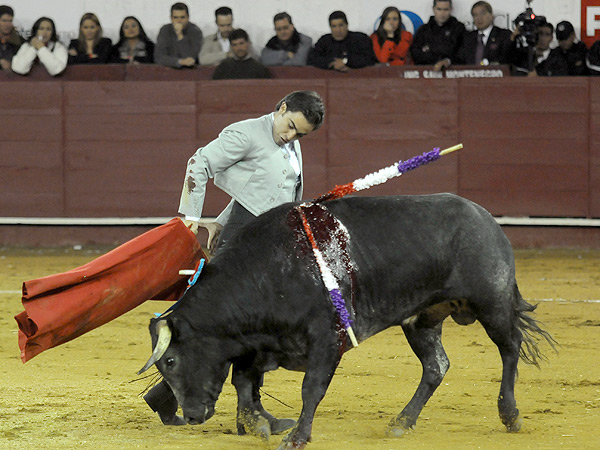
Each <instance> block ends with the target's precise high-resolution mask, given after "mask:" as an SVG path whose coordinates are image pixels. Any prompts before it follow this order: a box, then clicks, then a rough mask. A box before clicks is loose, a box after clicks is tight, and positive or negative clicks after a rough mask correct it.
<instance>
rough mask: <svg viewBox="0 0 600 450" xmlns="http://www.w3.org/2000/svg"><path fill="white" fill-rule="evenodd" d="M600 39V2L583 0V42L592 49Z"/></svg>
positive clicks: (598, 0)
mask: <svg viewBox="0 0 600 450" xmlns="http://www.w3.org/2000/svg"><path fill="white" fill-rule="evenodd" d="M598 39H600V0H581V40H582V41H583V42H585V45H587V46H588V48H590V47H591V46H592V44H593V43H594V42H596V41H597V40H598Z"/></svg>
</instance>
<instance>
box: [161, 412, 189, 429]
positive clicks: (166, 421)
mask: <svg viewBox="0 0 600 450" xmlns="http://www.w3.org/2000/svg"><path fill="white" fill-rule="evenodd" d="M158 417H160V420H161V421H162V423H163V425H175V426H179V425H185V424H186V421H185V419H184V418H183V417H181V416H178V415H171V414H169V415H163V414H160V413H158Z"/></svg>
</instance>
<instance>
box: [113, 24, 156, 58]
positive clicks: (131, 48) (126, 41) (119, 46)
mask: <svg viewBox="0 0 600 450" xmlns="http://www.w3.org/2000/svg"><path fill="white" fill-rule="evenodd" d="M109 62H111V63H121V64H128V63H131V64H139V63H145V64H151V63H153V62H154V43H153V42H152V41H151V40H150V39H149V38H148V36H147V35H146V32H145V31H144V27H142V24H141V23H140V21H139V20H138V19H137V18H135V17H134V16H127V17H125V19H123V23H122V24H121V28H120V29H119V42H117V43H116V44H115V45H113V48H112V51H111V54H110V58H109Z"/></svg>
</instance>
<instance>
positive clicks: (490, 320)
mask: <svg viewBox="0 0 600 450" xmlns="http://www.w3.org/2000/svg"><path fill="white" fill-rule="evenodd" d="M477 319H478V320H479V322H480V323H481V325H483V328H484V329H485V331H486V332H487V334H488V336H489V337H490V339H491V340H492V341H493V342H494V343H495V344H496V345H497V346H498V350H499V351H500V356H501V358H502V382H501V384H500V395H499V396H498V412H499V413H500V420H502V423H503V424H504V425H505V426H506V429H507V430H508V431H509V432H517V431H519V430H520V429H521V425H522V423H523V419H522V418H521V416H520V415H519V410H518V409H517V402H516V400H515V380H516V377H517V363H518V362H519V349H520V348H521V341H522V334H521V331H520V330H519V329H518V328H517V326H516V324H514V323H513V322H514V320H515V319H514V318H513V314H512V310H510V307H508V305H507V308H506V311H505V312H503V313H501V312H500V311H498V310H497V309H494V310H493V315H492V314H490V315H489V316H485V317H477Z"/></svg>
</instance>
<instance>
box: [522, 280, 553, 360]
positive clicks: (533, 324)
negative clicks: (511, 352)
mask: <svg viewBox="0 0 600 450" xmlns="http://www.w3.org/2000/svg"><path fill="white" fill-rule="evenodd" d="M536 308H537V305H532V304H531V303H528V302H527V301H525V299H523V297H522V296H521V293H520V292H519V288H518V286H517V285H516V284H515V295H514V305H513V311H514V315H515V320H516V325H517V327H518V328H519V330H520V331H521V334H522V336H523V340H522V342H521V348H520V349H519V356H520V357H521V359H522V360H523V361H524V362H525V363H527V364H532V365H534V366H537V367H539V366H540V365H539V361H546V360H547V358H546V357H545V356H544V354H543V353H542V352H541V351H540V349H539V346H538V344H539V342H540V341H542V340H545V341H546V342H547V343H548V344H550V346H551V347H552V349H553V350H555V351H556V346H557V345H558V342H556V340H555V339H554V338H553V337H552V335H551V334H550V333H549V332H547V331H546V330H544V329H542V328H541V326H540V324H539V323H538V321H537V320H535V319H534V318H533V317H531V315H530V314H529V313H531V312H533V311H535V309H536Z"/></svg>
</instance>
